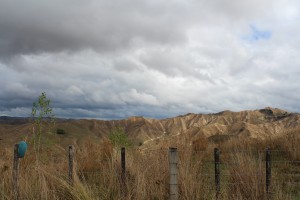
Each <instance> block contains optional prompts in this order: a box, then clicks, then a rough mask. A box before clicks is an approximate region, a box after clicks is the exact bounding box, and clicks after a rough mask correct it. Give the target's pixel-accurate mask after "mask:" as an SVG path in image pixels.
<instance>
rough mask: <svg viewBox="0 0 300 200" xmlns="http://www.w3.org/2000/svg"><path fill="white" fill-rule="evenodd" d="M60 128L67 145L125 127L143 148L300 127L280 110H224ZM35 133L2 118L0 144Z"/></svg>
mask: <svg viewBox="0 0 300 200" xmlns="http://www.w3.org/2000/svg"><path fill="white" fill-rule="evenodd" d="M56 126H57V128H59V129H63V130H64V131H65V133H66V134H65V135H62V136H60V137H61V138H62V140H64V139H65V140H66V138H67V139H68V142H70V141H73V142H78V141H79V140H80V139H82V138H85V137H92V138H95V139H98V138H103V137H106V136H107V135H108V133H109V131H110V130H111V129H112V128H113V127H118V126H119V127H123V128H124V129H125V131H126V133H127V134H128V135H129V137H130V138H131V139H132V140H133V141H134V142H135V143H136V144H140V145H141V144H143V145H144V146H150V145H160V143H162V142H166V141H167V142H168V144H172V143H176V141H178V140H181V141H182V140H185V141H187V142H191V141H193V140H195V139H197V138H200V137H206V138H208V139H209V140H212V141H213V140H214V139H215V138H220V137H224V138H230V137H250V138H257V139H265V138H268V137H276V136H280V135H282V134H284V133H285V132H286V131H287V130H289V129H297V128H300V115H299V114H297V113H290V112H287V111H284V110H280V109H277V108H270V107H267V108H264V109H260V110H246V111H241V112H232V111H223V112H219V113H214V114H193V113H189V114H186V115H182V116H177V117H173V118H168V119H161V120H158V119H149V118H144V117H129V118H128V119H123V120H111V121H104V120H86V119H80V120H64V119H59V120H57V123H56ZM31 130H32V125H31V122H30V119H29V118H14V117H5V116H4V117H0V144H1V143H2V144H4V143H5V144H9V145H11V143H13V142H15V141H17V140H20V139H21V138H22V137H24V136H25V135H27V134H29V133H30V132H31Z"/></svg>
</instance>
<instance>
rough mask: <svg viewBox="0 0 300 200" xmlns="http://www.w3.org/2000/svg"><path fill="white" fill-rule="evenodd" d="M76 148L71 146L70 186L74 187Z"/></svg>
mask: <svg viewBox="0 0 300 200" xmlns="http://www.w3.org/2000/svg"><path fill="white" fill-rule="evenodd" d="M73 172H74V147H73V145H70V146H69V184H70V185H72V186H73V184H74V174H73Z"/></svg>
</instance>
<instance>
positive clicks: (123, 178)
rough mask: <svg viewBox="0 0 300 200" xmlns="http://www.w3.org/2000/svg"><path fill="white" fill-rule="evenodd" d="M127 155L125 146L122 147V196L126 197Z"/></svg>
mask: <svg viewBox="0 0 300 200" xmlns="http://www.w3.org/2000/svg"><path fill="white" fill-rule="evenodd" d="M125 158H126V155H125V147H122V148H121V183H120V184H121V198H122V199H125V198H126V194H127V192H126V160H125Z"/></svg>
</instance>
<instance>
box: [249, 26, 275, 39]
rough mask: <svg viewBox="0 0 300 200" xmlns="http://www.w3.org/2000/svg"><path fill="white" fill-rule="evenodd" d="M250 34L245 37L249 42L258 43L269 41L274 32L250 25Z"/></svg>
mask: <svg viewBox="0 0 300 200" xmlns="http://www.w3.org/2000/svg"><path fill="white" fill-rule="evenodd" d="M249 27H250V30H251V32H250V34H249V35H246V36H244V37H243V39H244V40H247V41H249V42H256V41H259V40H269V39H270V38H271V37H272V32H271V31H269V30H260V29H258V28H257V27H256V26H254V25H250V26H249Z"/></svg>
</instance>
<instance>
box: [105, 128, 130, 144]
mask: <svg viewBox="0 0 300 200" xmlns="http://www.w3.org/2000/svg"><path fill="white" fill-rule="evenodd" d="M108 138H109V140H110V141H111V143H112V144H113V145H114V146H115V147H118V148H120V147H130V146H132V142H131V141H130V139H129V138H128V136H127V134H126V133H125V131H124V129H123V128H121V127H116V128H113V129H112V130H111V131H110V132H109V135H108Z"/></svg>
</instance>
